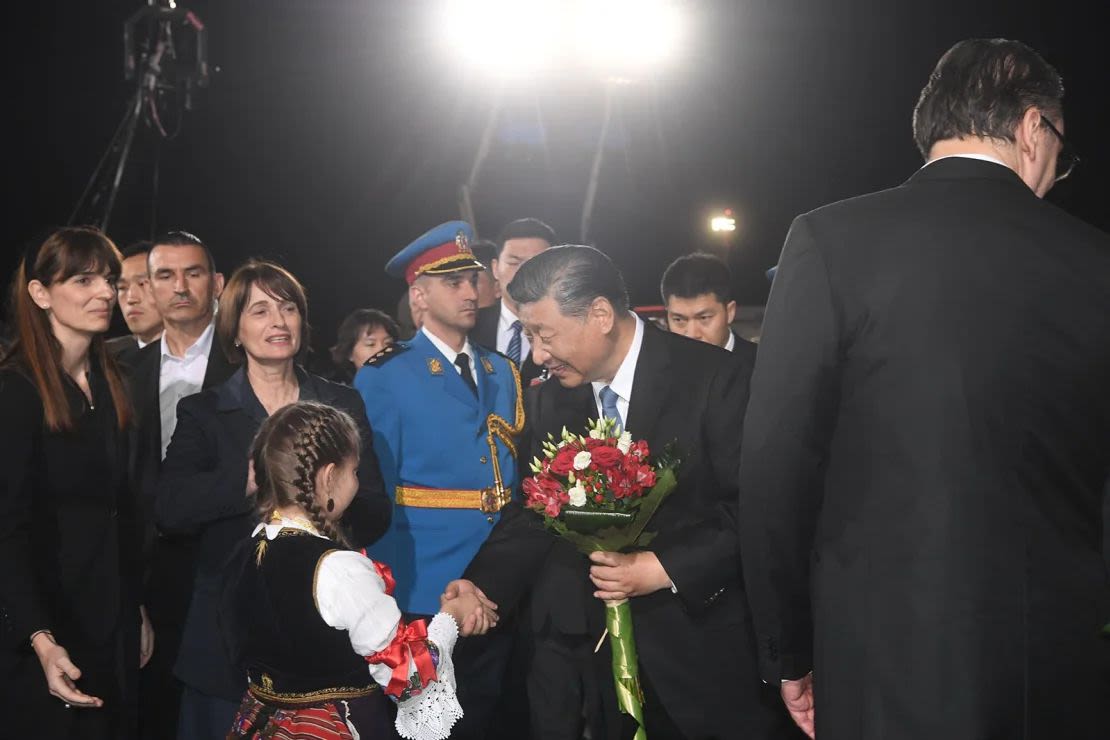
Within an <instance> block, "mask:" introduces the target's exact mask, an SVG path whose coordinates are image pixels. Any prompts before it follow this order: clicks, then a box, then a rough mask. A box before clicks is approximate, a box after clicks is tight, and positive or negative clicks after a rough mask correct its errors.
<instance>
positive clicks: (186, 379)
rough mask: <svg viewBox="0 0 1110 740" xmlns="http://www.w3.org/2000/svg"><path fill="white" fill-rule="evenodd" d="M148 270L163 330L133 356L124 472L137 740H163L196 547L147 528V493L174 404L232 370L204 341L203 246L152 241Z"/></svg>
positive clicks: (209, 337)
mask: <svg viewBox="0 0 1110 740" xmlns="http://www.w3.org/2000/svg"><path fill="white" fill-rule="evenodd" d="M147 264H148V268H149V274H150V278H151V292H152V295H153V297H154V304H155V308H156V309H157V310H158V311H159V313H160V314H161V316H162V319H163V322H164V327H165V328H164V332H163V335H162V337H161V339H160V340H159V341H156V342H152V343H151V344H149V345H147V346H146V347H144V348H143V349H141V350H139V352H138V353H137V354H136V355H135V358H134V360H133V367H132V370H131V390H132V399H133V401H134V404H135V418H136V420H137V422H136V425H135V440H134V444H133V445H132V449H133V450H134V453H133V459H132V471H133V475H134V477H135V479H136V481H135V482H136V490H137V491H139V492H140V496H141V503H140V506H141V509H142V511H143V515H144V516H143V518H144V520H145V522H146V523H147V527H146V533H145V537H144V540H145V541H144V552H145V553H146V557H147V564H146V594H145V602H144V603H145V604H146V607H147V610H148V612H149V614H150V619H151V622H152V623H153V626H154V634H155V648H154V655H153V657H152V658H151V660H150V662H149V663H148V664H147V666H146V667H145V668H144V669H143V671H142V674H141V676H140V721H141V724H142V731H143V734H144V736H145V737H148V738H170V737H174V734H175V732H176V727H177V715H178V707H179V702H180V695H181V685H180V683H179V682H178V681H177V680H176V679H175V678H174V677H173V664H174V661H175V660H176V658H177V650H178V646H179V644H180V641H181V632H182V629H183V626H184V622H185V613H186V611H187V610H188V608H189V596H190V594H191V593H192V585H193V582H192V580H193V566H194V563H193V560H194V556H195V548H196V542H195V538H193V537H191V536H184V535H163V534H161V533H159V532H158V531H157V530H156V529H155V528H154V526H153V522H154V516H153V513H154V512H153V508H154V493H155V488H156V484H157V480H158V472H159V470H160V468H161V466H162V459H163V458H164V457H165V450H166V447H168V446H169V442H170V438H171V437H172V436H173V430H174V427H175V426H176V423H177V402H178V401H179V400H181V399H182V398H184V397H185V396H188V395H191V394H193V393H197V392H199V391H200V390H202V389H205V388H210V387H212V386H214V385H217V384H219V383H222V382H223V381H225V380H227V379H228V378H229V377H230V376H231V374H232V372H233V371H234V368H233V366H232V365H231V364H230V363H229V362H228V361H227V357H226V356H224V354H223V351H222V350H221V349H220V346H219V343H218V342H216V341H214V340H213V337H214V332H215V322H214V315H215V305H216V299H217V298H219V295H220V292H221V291H222V290H223V283H224V279H223V275H221V274H220V273H218V272H216V265H215V261H214V260H213V258H212V254H211V252H210V251H209V249H208V247H207V246H205V245H204V243H203V242H201V241H200V239H198V238H197V237H195V236H193V235H191V234H187V233H185V232H170V233H169V234H166V235H164V236H161V237H159V238H158V239H156V240H155V242H154V246H153V247H152V248H151V250H150V253H149V254H148V255H147Z"/></svg>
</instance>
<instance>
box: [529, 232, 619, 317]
mask: <svg viewBox="0 0 1110 740" xmlns="http://www.w3.org/2000/svg"><path fill="white" fill-rule="evenodd" d="M508 291H509V295H510V296H512V299H513V300H514V301H516V302H517V303H518V304H526V303H535V302H536V301H540V300H543V299H544V298H545V297H547V296H549V295H550V296H551V297H552V298H554V299H555V303H556V304H558V306H559V312H560V313H561V314H563V315H564V316H575V317H578V318H581V317H583V316H585V315H586V312H587V311H589V310H590V305H591V304H592V303H593V302H594V300H595V299H597V298H604V299H606V300H607V301H609V303H610V304H612V306H613V310H614V311H617V312H618V313H620V312H622V311H627V310H628V306H629V303H628V289H627V288H626V287H625V285H624V277H623V276H622V275H621V273H620V270H618V269H617V266H616V265H614V264H613V261H612V260H611V259H609V258H608V257H607V256H606V255H605V254H604V253H603V252H601V251H600V250H597V249H595V248H593V247H586V246H581V245H577V244H565V245H563V246H560V247H552V248H551V249H548V250H546V251H544V252H542V253H541V254H538V255H536V256H535V257H533V258H532V259H530V260H528V261H527V262H525V263H524V264H523V265H521V266H520V270H519V271H518V272H517V274H516V277H514V278H513V280H512V282H511V283H509V287H508Z"/></svg>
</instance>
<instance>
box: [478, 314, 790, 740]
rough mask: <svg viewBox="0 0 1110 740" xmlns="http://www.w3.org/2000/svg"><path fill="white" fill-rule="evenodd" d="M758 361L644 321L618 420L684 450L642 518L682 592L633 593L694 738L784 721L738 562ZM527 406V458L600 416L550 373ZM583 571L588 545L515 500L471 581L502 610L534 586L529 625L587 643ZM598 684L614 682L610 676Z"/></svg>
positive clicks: (589, 621) (586, 391)
mask: <svg viewBox="0 0 1110 740" xmlns="http://www.w3.org/2000/svg"><path fill="white" fill-rule="evenodd" d="M753 364H754V348H753V345H750V344H747V343H744V344H742V345H739V346H738V348H737V351H736V352H734V353H729V352H726V351H724V350H723V349H721V348H719V347H714V346H711V345H708V344H705V343H703V342H695V341H693V340H690V339H686V338H684V337H680V336H678V335H675V334H668V333H665V332H661V331H659V330H657V329H654V328H652V327H651V326H650V325H647V324H645V327H644V339H643V345H642V347H641V350H640V356H639V359H638V361H637V365H636V371H635V375H634V378H633V387H632V398H631V405H630V408H629V412H628V419H627V424H626V428H627V429H628V431H629V432H631V434H632V436H633V438H634V439H645V440H647V442H648V444H649V446H650V447H651V449H652V450H654V451H656V452H659V451H661V450H662V449H663V448H664V446H666V444H667V443H669V442H671V441H672V440H674V441H677V442H678V447H679V451H680V453H681V454H682V456H683V464H682V468H681V470H680V472H679V485H678V488H677V489H676V490H675V491H674V492H673V493H672V494H671V495H670V496H669V497H668V499H667V500H666V501H665V502H664V503H663V505H662V506H661V507H660V509H659V511H658V512H656V515H655V517H654V518H653V520H652V522H651V523H650V524H649V525H648V528H649V530H652V531H657V532H658V535H657V537H656V538H655V540H654V541H653V542H652V543H651V546H650V548H649V549H650V550H652V551H653V552H654V553H655V554H656V555H657V557H658V558H659V560H660V562H661V563H662V564H663V567H664V568H665V569H666V571H667V573H668V575H669V576H670V577H671V579H672V581H673V582H674V584H675V585H676V587H677V589H678V593H677V595H676V594H674V593H672V592H671V591H670V590H669V589H663V590H661V591H657V592H655V593H653V594H650V595H647V596H642V597H637V598H634V599H632V601H631V603H632V612H633V618H634V622H635V628H636V642H637V648H638V650H639V657H640V666H641V670H642V671H644V672H645V673H646V674H647V675H648V676H649V679H650V680H651V681H652V684H653V686H654V687H655V689H656V691H657V693H658V695H659V697H660V699H661V700H662V702H663V703H664V705H665V706H666V709H667V712H668V714H670V716H671V717H672V718H673V719H674V720H675V722H676V723H678V725H679V727H680V728H681V729H682V730H683V731H684V732H685V733H686V734H687V735H688V736H689V737H698V738H705V737H721V738H724V737H744V738H765V737H771V736H776V733H778V732H780V731H782V730H783V729H784V727H785V725H784V721H783V716H784V712H783V710H782V707H781V705H779V706H777V707H776V706H775V705H774V704H773V703H770V702H768V696H767V693H766V692H765V691H764V690H763V689H762V686H761V684H760V682H759V680H758V678H757V675H756V665H755V655H754V650H753V645H752V640H751V632H750V625H749V621H748V615H747V607H746V605H745V601H744V592H743V588H742V586H741V582H740V577H739V572H740V568H739V565H738V562H737V557H738V554H739V548H738V545H737V538H736V528H735V509H736V505H735V493H736V488H735V476H736V472H737V469H738V467H739V462H740V437H741V429H740V420H741V418H742V416H743V413H744V407H745V405H746V403H747V397H748V378H749V375H750V373H751V370H752V366H753ZM527 402H528V407H527V429H526V431H525V437H524V439H523V440H522V444H521V447H520V452H521V455H522V456H526V459H531V458H532V457H533V456H542V454H543V453H542V449H541V446H540V445H541V443H542V441H543V440H544V439H545V438H546V435H547V434H548V433H552V434H554V435H556V436H558V434H559V431H560V430H561V429H562V428H563V427H564V426H566V428H567V429H570V430H578V431H581V430H583V429H584V426H585V424H586V422H587V421H588V420H589V419H591V418H597V407H596V404H595V402H594V398H593V391H592V388H591V387H590V385H589V384H586V385H584V386H581V387H578V388H563V387H562V386H560V385H559V384H558V382H556V381H554V380H548V381H546V382H544V383H542V384H540V385H539V386H536V387H534V388H532V389H530V391H529V393H528V394H527ZM588 572H589V561H588V560H587V559H586V558H585V557H584V556H583V555H581V554H579V553H578V552H577V551H576V550H575V549H574V548H573V547H572V546H570V545H569V544H567V543H566V542H565V541H563V540H559V539H557V538H556V537H555V536H554V535H552V534H551V533H549V532H548V531H547V530H545V529H544V528H543V526H542V524H541V522H540V519H539V517H538V516H537V515H536V514H535V513H533V512H532V511H530V510H527V509H525V508H523V507H522V506H521V505H520V503H519V502H514V503H512V504H510V506H509V507H508V508H507V509H506V510H504V511H503V513H502V517H501V521H500V522H498V524H497V526H496V527H494V529H493V531H492V532H491V534H490V537H489V539H488V540H487V541H486V543H485V544H484V545H483V546H482V549H481V550H480V551H479V552H478V554H477V556H476V557H475V558H474V560H473V562H472V563H471V565H470V566H469V567H468V568H467V571H466V577H467V578H470V579H472V580H473V581H474V582H475V583H477V584H478V585H479V587H481V588H482V589H483V590H484V591H485V592H486V594H487V595H489V597H490V598H491V599H493V600H494V601H496V602H498V603H499V604H501V605H503V606H502V608H505V609H511V608H512V607H513V606H514V605H516V604H517V603H518V602H519V601H520V599H521V597H522V596H523V595H524V594H525V593H526V592H527V591H528V590H529V588H530V587H531V588H532V592H531V593H532V600H531V607H532V611H533V619H534V624H533V626H534V628H535V629H536V630H537V631H548V632H554V633H558V634H564V635H575V636H583V635H587V634H588V635H590V636H591V639H592V636H595V635H598V636H599V635H600V634H601V632H602V629H604V608H603V605H602V603H601V602H600V601H599V600H598V599H596V598H594V597H593V591H594V590H595V589H594V587H593V584H592V583H591V582H590V580H589V575H588ZM600 670H601V671H603V672H605V673H606V674H607V671H608V669H607V667H604V666H602V667H601V668H600ZM600 684H601V685H602V686H603V687H604V689H603V690H605V691H606V692H610V691H611V689H612V681H611V680H610V679H608V677H607V676H606V677H605V678H603V679H602V680H601V681H600ZM610 698H611V697H610ZM771 698H772V699H776V697H773V696H772V697H771ZM610 703H611V702H610Z"/></svg>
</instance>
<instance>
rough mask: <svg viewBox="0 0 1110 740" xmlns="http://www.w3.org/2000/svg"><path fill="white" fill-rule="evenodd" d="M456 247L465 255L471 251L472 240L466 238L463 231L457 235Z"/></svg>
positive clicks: (460, 230)
mask: <svg viewBox="0 0 1110 740" xmlns="http://www.w3.org/2000/svg"><path fill="white" fill-rule="evenodd" d="M455 246H457V247H458V248H459V251H460V252H463V253H464V254H465V253H466V252H469V251H470V240H469V239H467V238H466V233H465V232H463V230H462V229H459V231H458V233H456V234H455Z"/></svg>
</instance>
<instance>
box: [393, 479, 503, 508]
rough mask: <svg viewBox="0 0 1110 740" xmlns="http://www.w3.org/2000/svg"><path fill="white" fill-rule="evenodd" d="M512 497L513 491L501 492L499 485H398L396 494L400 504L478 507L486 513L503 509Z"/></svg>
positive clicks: (422, 506) (432, 506)
mask: <svg viewBox="0 0 1110 740" xmlns="http://www.w3.org/2000/svg"><path fill="white" fill-rule="evenodd" d="M511 497H512V493H511V491H505V490H504V489H502V490H501V492H500V493H499V492H498V487H497V486H490V487H489V488H483V489H481V490H464V489H458V488H420V487H418V486H397V491H396V494H395V499H396V502H397V505H398V506H416V507H419V508H424V509H477V510H478V511H481V512H484V513H486V514H492V513H494V512H497V511H501V509H502V507H504V506H505V504H507V503H509V499H510V498H511Z"/></svg>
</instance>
